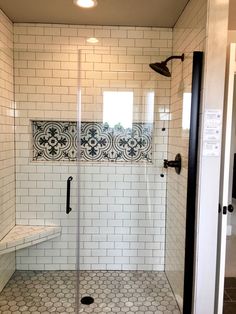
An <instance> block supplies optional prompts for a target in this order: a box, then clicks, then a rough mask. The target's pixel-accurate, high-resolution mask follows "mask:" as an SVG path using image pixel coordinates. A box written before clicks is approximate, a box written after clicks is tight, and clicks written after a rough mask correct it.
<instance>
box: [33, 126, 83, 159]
mask: <svg viewBox="0 0 236 314" xmlns="http://www.w3.org/2000/svg"><path fill="white" fill-rule="evenodd" d="M76 155H77V123H76V122H64V121H60V122H59V121H33V160H38V161H41V160H67V161H75V160H76V159H77V156H76Z"/></svg>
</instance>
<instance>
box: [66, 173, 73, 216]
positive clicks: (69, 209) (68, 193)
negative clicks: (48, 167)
mask: <svg viewBox="0 0 236 314" xmlns="http://www.w3.org/2000/svg"><path fill="white" fill-rule="evenodd" d="M72 180H73V177H71V176H70V177H69V178H68V179H67V193H66V213H67V214H69V213H70V212H71V211H72V208H71V207H70V183H71V181H72Z"/></svg>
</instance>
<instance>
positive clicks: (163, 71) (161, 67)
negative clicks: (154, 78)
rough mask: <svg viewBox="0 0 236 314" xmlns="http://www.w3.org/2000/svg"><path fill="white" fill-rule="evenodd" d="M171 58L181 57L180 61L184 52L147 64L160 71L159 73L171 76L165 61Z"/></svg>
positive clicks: (182, 59)
mask: <svg viewBox="0 0 236 314" xmlns="http://www.w3.org/2000/svg"><path fill="white" fill-rule="evenodd" d="M172 59H181V61H182V62H183V61H184V54H182V55H181V56H171V57H169V58H167V59H166V60H165V61H162V62H156V63H150V64H149V66H150V67H151V68H152V69H153V70H154V71H156V72H157V73H160V74H161V75H164V76H167V77H171V73H170V70H169V69H168V67H167V62H168V61H170V60H172Z"/></svg>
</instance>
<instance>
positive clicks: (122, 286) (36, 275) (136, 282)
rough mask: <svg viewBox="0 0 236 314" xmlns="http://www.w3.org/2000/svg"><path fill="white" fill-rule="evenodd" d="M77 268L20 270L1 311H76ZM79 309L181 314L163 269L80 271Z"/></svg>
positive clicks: (37, 313)
mask: <svg viewBox="0 0 236 314" xmlns="http://www.w3.org/2000/svg"><path fill="white" fill-rule="evenodd" d="M76 278H77V276H76V272H73V271H17V272H15V274H14V275H13V276H12V278H11V280H10V281H9V283H8V284H7V286H6V287H5V288H4V290H3V291H2V292H1V294H0V313H1V314H11V313H14V314H21V313H24V314H48V313H65V314H66V313H76V306H75V296H76ZM79 282H80V284H79V300H80V299H81V297H84V296H91V297H92V298H94V303H92V304H90V305H84V304H80V302H79V309H78V313H100V314H105V313H116V314H123V313H126V314H154V313H155V314H180V311H179V309H178V306H177V303H176V301H175V298H174V296H173V293H172V291H171V289H170V286H169V284H168V282H167V279H166V276H165V274H164V273H163V272H143V271H138V272H136V271H121V272H120V271H81V272H80V275H79Z"/></svg>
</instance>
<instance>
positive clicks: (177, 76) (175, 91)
mask: <svg viewBox="0 0 236 314" xmlns="http://www.w3.org/2000/svg"><path fill="white" fill-rule="evenodd" d="M206 13H207V5H206V1H204V0H201V1H199V0H197V1H195V0H192V1H190V2H189V3H188V5H187V6H186V8H185V10H184V11H183V13H182V15H181V16H180V18H179V20H178V22H177V23H176V25H175V27H174V30H173V55H181V54H182V53H184V55H185V59H184V62H183V63H182V62H180V61H179V60H174V61H173V62H172V81H171V105H170V113H171V119H170V125H169V143H168V159H169V160H174V159H175V155H176V154H177V153H180V154H181V156H182V163H183V164H182V170H181V173H180V175H177V174H176V173H175V171H174V169H169V170H168V180H167V221H166V224H167V228H166V233H167V234H166V265H165V270H166V273H167V276H168V279H169V281H170V283H171V287H172V289H173V291H174V293H175V295H176V298H177V300H178V302H179V304H180V307H182V301H183V286H184V259H185V229H186V197H187V174H188V148H189V128H187V129H186V126H185V124H186V122H187V121H188V119H187V118H186V116H185V114H186V111H185V110H184V105H185V106H186V103H185V104H184V94H187V93H191V91H192V86H191V85H192V64H193V51H203V52H204V51H205V40H206ZM189 106H190V103H189ZM184 111H185V112H184ZM183 115H184V116H183ZM184 118H185V119H184Z"/></svg>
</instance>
